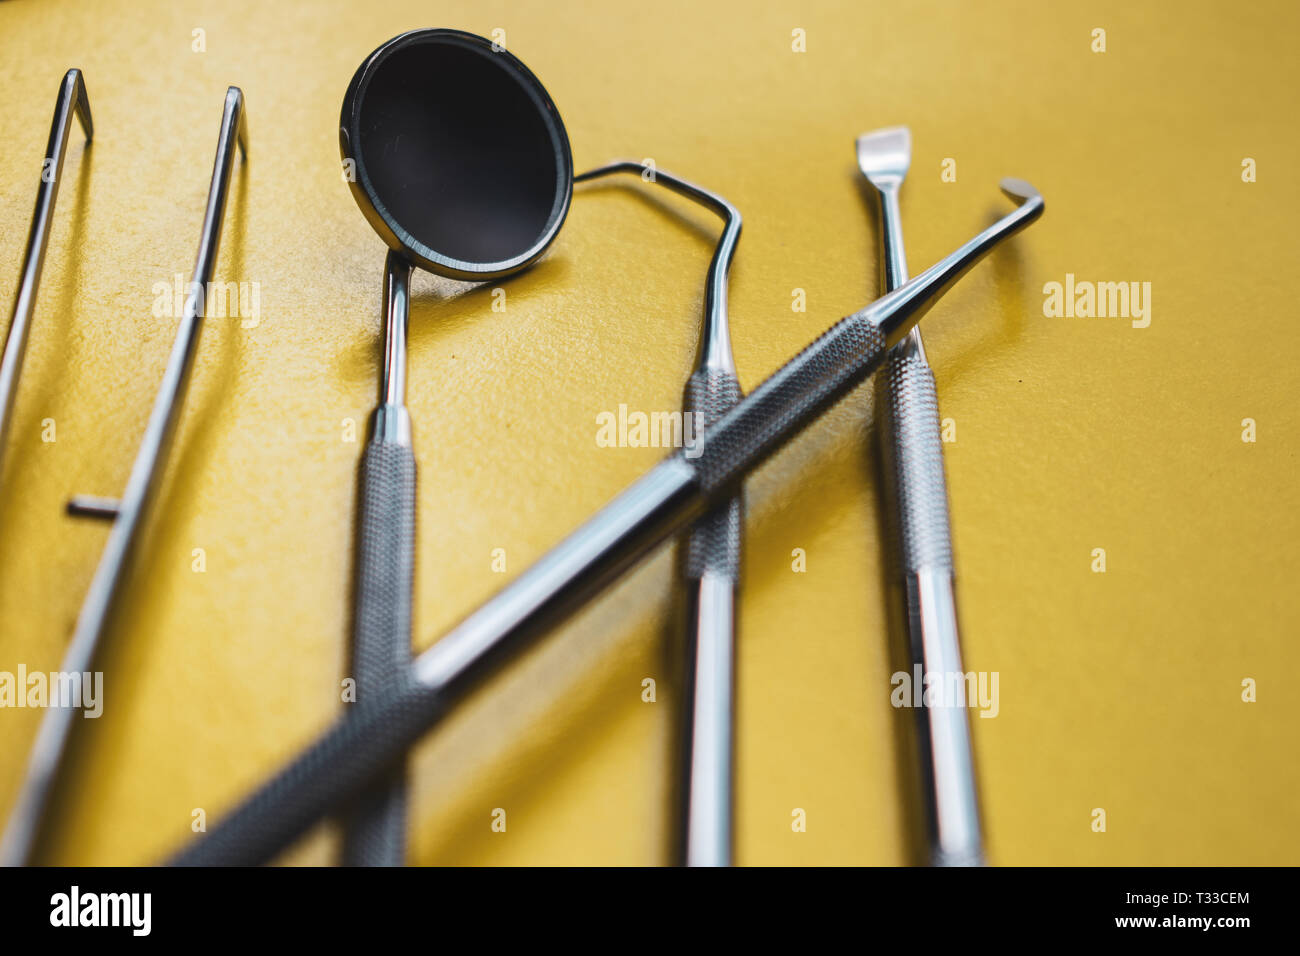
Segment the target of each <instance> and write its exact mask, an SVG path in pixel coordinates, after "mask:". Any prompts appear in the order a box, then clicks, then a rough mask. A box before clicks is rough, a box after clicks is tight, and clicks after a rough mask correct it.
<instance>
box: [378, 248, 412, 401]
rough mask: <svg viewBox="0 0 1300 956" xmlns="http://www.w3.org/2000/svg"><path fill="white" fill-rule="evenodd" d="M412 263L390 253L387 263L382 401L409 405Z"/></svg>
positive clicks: (385, 274)
mask: <svg viewBox="0 0 1300 956" xmlns="http://www.w3.org/2000/svg"><path fill="white" fill-rule="evenodd" d="M410 285H411V264H410V263H409V262H407V261H406V259H405V258H404V257H403V256H402V254H401V253H399V252H394V251H393V250H391V249H390V250H388V256H387V258H386V259H385V260H384V368H383V378H382V379H381V381H380V385H379V399H380V401H382V402H383V403H384V404H385V405H405V404H406V333H407V326H408V324H409V322H410V314H411V306H410Z"/></svg>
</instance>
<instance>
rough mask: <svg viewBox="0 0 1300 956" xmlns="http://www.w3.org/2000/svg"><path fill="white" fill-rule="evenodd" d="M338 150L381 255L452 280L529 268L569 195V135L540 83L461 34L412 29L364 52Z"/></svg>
mask: <svg viewBox="0 0 1300 956" xmlns="http://www.w3.org/2000/svg"><path fill="white" fill-rule="evenodd" d="M339 147H340V149H341V151H342V153H343V159H344V160H345V162H346V161H349V160H350V161H351V168H350V170H348V171H349V172H350V173H351V174H352V175H351V176H350V179H349V185H350V186H351V188H352V196H353V198H354V199H356V201H357V205H359V206H360V207H361V211H362V212H363V213H364V214H365V216H366V219H368V220H369V221H370V225H371V226H373V227H374V229H375V231H376V232H378V233H379V235H380V236H382V237H383V240H384V242H385V243H387V244H388V246H389V248H391V249H395V250H397V251H398V252H401V253H404V254H405V255H406V256H408V257H409V258H410V259H411V261H412V263H413V264H415V265H418V266H420V267H421V268H424V269H428V270H429V271H430V272H436V273H438V274H439V275H445V276H450V277H452V278H455V279H468V280H475V279H494V278H500V277H502V276H507V275H510V274H511V273H514V272H518V271H519V270H521V269H523V268H525V267H527V266H529V265H531V264H532V263H533V262H535V261H536V260H537V259H538V257H540V256H541V254H542V253H543V252H545V251H546V247H547V246H549V245H550V244H551V240H553V239H554V238H555V236H556V234H557V233H558V232H559V231H560V226H561V225H562V224H563V223H564V217H565V215H567V214H568V211H569V202H570V200H571V199H572V198H573V156H572V154H571V153H570V151H569V137H568V134H567V133H566V132H565V130H564V123H563V121H561V119H560V114H559V111H558V110H556V108H555V104H554V103H552V102H551V98H550V97H549V96H548V95H547V93H546V90H545V89H544V88H543V87H542V84H541V83H539V82H538V80H537V77H535V76H533V74H532V72H531V71H530V70H529V69H528V67H526V66H524V64H523V63H521V62H520V61H519V59H518V58H517V57H515V56H514V55H513V54H512V53H510V52H508V51H506V50H500V51H498V52H494V51H493V49H492V44H491V42H490V41H488V40H486V39H484V38H483V37H480V36H475V35H474V34H472V33H463V32H461V31H460V30H415V31H413V32H411V33H404V34H402V35H401V36H398V37H394V38H393V39H391V40H389V41H388V42H387V43H385V44H384V45H383V46H381V47H380V48H379V49H377V50H375V52H374V53H372V54H370V56H369V57H367V58H366V61H365V62H364V63H362V64H361V67H360V68H359V69H358V70H357V72H356V75H355V76H353V77H352V83H351V84H350V85H349V86H348V92H347V95H346V96H345V97H344V99H343V115H342V118H341V120H340V124H339Z"/></svg>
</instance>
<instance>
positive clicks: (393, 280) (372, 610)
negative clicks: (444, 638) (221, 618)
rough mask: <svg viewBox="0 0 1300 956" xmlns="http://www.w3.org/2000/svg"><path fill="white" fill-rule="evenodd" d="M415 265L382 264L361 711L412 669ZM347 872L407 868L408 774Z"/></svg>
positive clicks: (351, 847) (350, 856) (396, 259)
mask: <svg viewBox="0 0 1300 956" xmlns="http://www.w3.org/2000/svg"><path fill="white" fill-rule="evenodd" d="M410 280H411V265H410V263H408V262H407V261H406V259H405V258H403V257H402V256H401V255H400V254H399V253H396V252H392V251H389V253H388V257H387V260H386V261H385V263H384V359H383V362H384V364H383V378H382V382H381V388H380V404H379V406H378V407H377V408H376V409H375V411H374V415H373V416H372V418H371V422H370V438H369V440H368V441H367V443H366V447H365V451H364V452H362V455H361V466H360V472H359V475H358V507H357V531H356V557H355V559H354V560H355V562H356V566H355V571H354V573H355V589H354V591H353V619H352V677H353V679H354V680H355V681H356V702H355V704H349V705H348V706H364V705H365V704H366V703H368V702H371V701H373V700H376V699H379V698H382V697H385V696H387V695H388V694H389V693H390V692H391V691H392V689H393V687H394V685H395V684H396V683H398V682H399V681H400V680H401V679H402V678H403V677H404V675H405V674H406V671H407V669H408V668H409V667H410V664H411V605H412V594H413V590H414V575H415V483H416V472H415V453H414V452H413V451H412V449H411V417H410V415H409V413H408V412H407V410H406V405H405V401H406V332H407V325H408V320H409V315H410ZM343 825H344V826H343V864H344V865H345V866H401V865H402V864H403V863H405V861H406V781H405V773H404V770H403V768H402V767H400V766H398V767H397V768H396V769H394V770H393V771H391V772H390V773H389V774H387V775H386V776H385V777H384V778H383V779H382V780H381V781H379V782H378V783H377V784H376V785H375V786H372V787H370V788H368V789H367V790H365V791H364V792H363V793H361V794H360V795H359V796H358V797H357V799H356V801H355V802H354V803H353V805H352V806H351V808H350V809H349V811H348V813H347V814H346V815H345V819H344V821H343Z"/></svg>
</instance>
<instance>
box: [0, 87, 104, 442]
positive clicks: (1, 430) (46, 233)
mask: <svg viewBox="0 0 1300 956" xmlns="http://www.w3.org/2000/svg"><path fill="white" fill-rule="evenodd" d="M74 114H75V115H76V117H77V119H78V120H80V121H81V129H82V131H83V132H84V133H85V134H86V144H87V145H89V144H90V141H91V139H92V137H93V136H94V131H95V127H94V124H93V123H92V122H91V119H90V98H89V97H88V96H87V95H86V82H85V79H84V78H83V77H82V75H81V71H80V70H77V69H72V70H69V71H68V72H67V73H66V74H65V75H64V77H63V81H62V82H61V83H60V84H59V96H58V99H56V100H55V102H54V120H53V121H52V122H51V123H50V140H49V144H48V145H47V146H46V147H45V162H44V163H42V165H41V184H40V186H38V187H37V189H36V210H35V211H34V212H33V213H32V225H31V231H30V232H28V234H27V251H26V252H24V253H23V266H22V271H21V272H20V273H19V283H18V295H17V296H16V297H15V298H14V311H13V315H12V316H11V317H10V319H9V334H8V335H7V336H6V337H5V347H4V355H3V357H2V358H0V463H3V461H4V451H5V445H6V443H7V442H8V438H9V430H10V425H11V423H12V419H13V411H14V397H15V396H16V395H17V393H18V376H19V374H20V373H21V372H22V368H23V356H24V355H25V354H26V351H27V337H28V334H29V333H30V332H31V328H32V313H33V312H35V310H36V290H37V288H38V287H39V286H40V283H41V269H42V267H43V266H44V265H45V248H46V246H48V245H49V241H50V227H51V223H52V221H53V219H54V201H55V200H56V199H57V198H58V195H59V183H60V182H62V180H63V157H64V154H65V153H66V152H67V150H68V134H69V133H70V132H71V131H72V117H73V115H74ZM83 155H84V154H83Z"/></svg>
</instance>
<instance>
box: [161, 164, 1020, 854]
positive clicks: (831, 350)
mask: <svg viewBox="0 0 1300 956" xmlns="http://www.w3.org/2000/svg"><path fill="white" fill-rule="evenodd" d="M1002 190H1003V192H1004V193H1006V195H1007V196H1008V197H1010V198H1011V199H1013V200H1015V201H1016V202H1017V208H1016V209H1015V210H1014V211H1012V212H1011V213H1009V214H1007V215H1006V216H1004V217H1002V218H1001V219H1000V220H998V222H996V223H994V224H993V225H991V226H989V227H988V228H987V229H984V230H983V231H982V232H980V233H979V234H978V235H976V236H975V237H974V238H973V239H971V240H969V241H968V242H966V243H965V244H964V245H962V246H961V247H960V248H958V249H957V250H956V251H954V252H952V253H950V254H949V255H948V256H946V257H945V258H943V259H942V260H940V261H939V262H938V263H936V264H935V265H933V266H931V267H930V268H929V269H927V270H925V272H923V273H921V274H920V275H919V276H917V277H916V278H914V279H912V280H911V281H909V282H907V283H905V284H904V285H902V286H900V287H899V288H898V289H897V290H895V291H894V292H891V293H889V294H888V295H886V296H884V297H883V298H881V299H878V300H876V301H875V302H873V303H872V304H871V305H868V306H867V307H866V308H864V309H862V310H861V311H859V312H855V313H854V314H852V315H850V316H847V317H846V318H844V319H841V320H840V321H839V322H837V323H836V324H835V325H833V326H832V327H831V328H830V329H828V330H827V331H826V332H824V333H823V334H822V335H821V336H820V337H819V338H817V339H816V340H815V341H814V342H812V343H811V344H810V345H808V346H807V347H806V348H805V349H804V350H803V351H802V352H800V353H799V354H798V355H797V356H795V357H794V358H793V359H791V360H790V361H789V362H787V363H786V364H785V365H784V366H782V367H781V368H780V369H778V370H777V371H776V372H775V373H773V374H772V375H771V376H770V377H769V378H768V379H767V380H766V381H765V382H763V383H762V384H761V385H760V386H759V387H758V388H757V389H756V390H755V391H753V392H752V393H751V394H750V395H748V396H747V397H746V398H743V399H741V401H740V402H739V404H737V405H736V406H735V407H734V408H733V409H732V410H731V411H730V412H728V413H727V414H726V415H724V416H723V417H722V418H721V419H720V420H719V421H718V423H717V424H716V425H714V427H713V428H711V429H709V430H708V432H707V433H706V435H705V439H704V441H703V443H702V447H701V448H699V449H698V451H699V454H698V455H695V456H694V457H689V456H687V455H686V454H685V450H684V451H683V452H681V453H678V454H675V455H673V456H671V457H669V458H668V459H666V460H665V461H663V462H661V463H660V464H659V465H657V466H656V467H654V468H653V469H651V470H650V471H649V472H648V473H647V474H646V475H644V476H643V477H642V478H641V479H640V480H638V481H636V482H635V483H634V484H633V485H632V486H631V487H629V488H628V489H627V490H625V491H624V492H623V493H622V494H620V495H619V496H618V497H616V498H615V499H614V500H613V501H612V502H610V503H609V504H608V505H606V506H605V507H604V508H603V509H601V510H600V511H599V512H597V513H596V515H595V516H594V517H592V518H591V519H590V520H589V521H588V522H587V523H586V524H585V525H583V526H582V527H581V528H579V529H578V530H577V531H576V532H574V533H573V534H571V535H570V536H569V537H568V538H566V539H564V540H563V541H562V542H560V543H559V544H558V545H557V546H556V547H555V548H553V549H552V550H551V551H550V552H548V553H547V554H546V555H544V556H543V557H542V558H541V559H540V560H539V561H537V562H536V563H535V564H534V565H532V567H530V568H529V569H528V570H526V571H524V572H523V573H522V574H521V575H520V576H519V577H518V578H516V579H515V580H514V581H512V582H511V583H510V584H509V585H507V586H506V587H505V588H504V589H503V590H502V591H500V592H499V593H498V594H497V595H496V596H495V597H493V598H492V599H490V600H489V601H488V602H487V603H486V604H484V605H482V606H481V607H480V608H479V609H478V610H476V611H474V612H473V613H472V614H470V615H469V616H468V617H467V618H465V619H464V620H463V621H462V622H461V623H460V624H458V625H457V626H456V627H454V628H452V630H451V631H449V632H448V633H447V634H446V635H445V636H444V637H443V638H442V639H441V640H440V641H438V642H437V643H436V644H434V645H433V646H432V647H430V648H429V649H428V650H427V651H425V652H424V653H422V654H421V655H420V656H419V657H417V658H416V660H415V662H414V664H413V665H412V667H411V668H410V670H409V671H408V672H407V674H406V675H405V678H404V679H403V680H402V681H400V682H398V683H395V685H394V687H393V688H392V690H391V691H390V693H388V694H387V695H385V696H383V697H381V698H379V699H377V700H373V701H371V702H370V703H369V704H361V703H358V705H356V706H355V707H353V708H352V709H351V712H350V713H349V714H348V715H346V716H344V717H343V718H341V719H340V720H338V721H336V722H335V723H334V725H333V726H332V727H330V728H329V729H328V730H326V731H325V733H324V734H323V735H321V736H320V737H318V738H317V739H316V741H315V742H314V743H312V744H311V745H309V746H308V747H307V748H306V749H305V750H303V751H302V752H300V754H299V755H298V756H297V757H296V758H295V759H293V760H292V761H291V762H290V763H289V764H288V765H286V766H285V767H284V768H283V769H282V770H281V771H280V772H279V773H278V774H276V775H275V776H274V777H272V778H271V779H270V780H269V781H268V782H267V783H265V784H264V785H263V786H262V787H261V788H259V789H258V790H257V791H256V792H254V793H253V794H252V795H250V796H249V797H248V798H246V799H245V800H244V801H242V802H241V803H240V804H239V805H238V806H237V807H235V808H234V809H233V810H232V811H231V812H230V813H229V814H228V815H227V816H226V817H225V818H224V819H223V820H221V821H220V822H218V823H217V825H216V826H215V827H214V828H213V829H212V830H210V831H209V832H208V833H207V834H205V835H203V836H201V837H199V838H198V839H197V840H196V841H195V842H193V843H191V844H190V845H188V846H187V847H186V848H184V849H183V850H182V851H181V852H180V853H179V854H178V855H177V856H176V857H174V858H173V860H172V862H173V863H175V864H178V865H220V864H227V865H235V864H254V863H259V862H263V861H266V860H268V859H270V858H271V857H272V856H273V855H274V854H275V853H276V852H278V851H279V850H281V849H283V848H284V847H286V846H288V845H289V844H290V843H291V842H292V841H293V840H294V839H296V838H297V837H298V836H300V835H302V834H303V833H304V832H305V831H306V830H307V829H308V827H310V826H311V825H312V824H313V823H315V822H316V821H317V820H319V819H320V818H321V817H322V816H324V815H325V814H326V813H329V812H331V811H333V810H335V809H337V808H338V807H339V806H340V805H342V804H344V803H346V802H347V801H348V800H350V799H352V798H353V797H354V796H355V795H356V794H357V793H358V792H359V791H360V790H361V789H362V788H364V787H365V786H366V785H368V784H369V783H370V782H371V781H373V780H374V779H376V777H377V776H378V775H380V774H383V773H385V772H387V771H388V770H389V769H390V768H392V767H393V766H394V765H395V764H396V763H397V762H398V761H400V760H401V759H402V758H403V755H404V754H405V753H406V751H407V748H409V747H410V746H411V745H412V744H413V743H414V742H415V741H416V740H418V739H419V738H420V736H421V735H422V734H423V733H424V732H425V731H426V730H428V729H429V728H430V727H431V726H433V725H434V724H435V723H436V722H437V721H438V718H439V716H440V715H441V714H442V713H444V712H445V711H446V710H447V709H448V707H449V706H450V705H451V704H452V703H453V702H454V701H455V700H456V699H457V698H459V697H461V696H462V695H464V694H465V693H467V692H468V691H470V690H471V689H472V688H473V687H474V686H476V684H477V683H478V682H479V681H480V680H481V679H482V678H484V677H485V676H487V675H488V674H489V673H491V672H492V671H493V670H494V669H495V668H496V667H497V666H498V665H500V664H501V663H502V662H504V661H506V660H509V659H510V658H511V657H512V656H513V655H515V654H517V653H518V652H520V651H522V650H523V649H524V648H526V647H528V646H529V644H530V643H531V642H532V641H533V640H535V639H537V638H539V637H540V636H541V635H543V634H544V633H545V632H546V631H547V629H548V628H550V627H552V626H554V625H555V624H557V623H558V622H560V621H562V620H564V619H565V618H566V617H567V616H568V615H570V614H572V613H573V612H574V611H576V610H577V609H578V608H580V607H581V606H582V605H583V604H584V603H585V602H586V601H587V600H588V599H590V598H591V597H592V596H593V595H595V594H597V593H598V592H599V591H600V590H601V589H602V588H603V587H605V586H606V585H607V584H609V583H610V582H612V581H613V580H614V579H616V578H617V577H618V576H619V575H621V574H622V573H623V572H624V571H626V570H628V569H629V568H631V567H632V566H633V565H634V564H635V563H636V562H637V561H638V560H639V559H640V558H642V557H644V556H645V555H646V554H647V553H648V552H649V551H650V550H651V549H653V548H654V547H655V545H657V544H659V543H660V542H662V541H664V540H665V539H666V538H668V537H670V536H671V535H673V534H675V533H677V532H678V531H681V530H682V529H684V528H685V527H686V526H687V525H689V524H690V523H692V522H693V521H695V520H696V519H698V518H699V517H700V516H702V515H703V514H704V513H705V512H706V511H707V510H708V509H709V508H710V507H714V506H717V505H718V504H720V503H721V502H723V501H725V500H726V499H728V498H730V497H732V496H733V495H734V493H735V489H736V486H737V484H738V483H739V481H740V480H741V479H742V478H743V477H744V476H745V475H746V474H747V473H748V472H749V471H751V470H752V469H753V468H755V467H757V466H758V465H759V464H760V463H761V462H763V461H764V460H766V459H767V457H768V456H769V455H771V454H772V453H773V452H775V451H776V450H777V449H778V448H780V447H781V446H782V445H783V444H784V443H785V442H787V441H788V440H789V439H790V438H792V437H793V436H794V435H795V434H797V433H798V432H799V431H800V430H802V429H803V428H804V427H805V426H807V425H808V424H809V423H811V422H812V421H814V420H815V419H816V418H817V417H818V416H819V415H820V414H822V413H823V412H825V411H826V410H827V409H828V408H830V407H831V406H832V405H834V404H835V403H836V402H837V401H838V400H839V399H840V398H843V397H844V395H845V394H847V393H848V391H849V390H850V389H852V388H853V387H854V386H855V385H857V384H859V383H861V382H862V381H864V380H865V379H866V378H867V377H868V376H869V375H870V374H871V373H872V372H873V371H874V370H875V369H876V368H877V367H878V366H879V365H880V363H881V362H882V361H883V360H884V359H885V357H886V355H887V352H888V350H889V349H890V348H891V347H893V346H894V345H897V344H898V342H900V341H901V340H902V339H903V337H904V336H905V335H906V334H907V332H908V331H909V330H910V329H911V328H912V326H914V325H915V324H916V323H917V321H919V319H920V318H921V316H922V315H924V313H925V312H926V311H928V310H929V309H930V307H932V306H933V305H934V303H935V302H936V301H937V300H938V299H939V297H940V296H941V295H942V294H943V293H944V292H945V291H946V290H947V289H948V288H949V287H950V286H951V285H952V284H953V283H955V282H956V281H957V280H958V279H960V278H961V276H962V275H964V274H965V273H966V272H967V271H968V270H969V269H970V268H971V267H972V266H974V265H975V264H976V263H977V262H978V261H979V260H980V259H982V258H983V257H984V256H985V255H986V254H987V253H989V252H990V251H991V250H992V249H993V248H994V247H995V246H996V245H997V244H998V243H1000V242H1001V241H1002V240H1004V239H1006V238H1007V237H1009V236H1011V235H1013V234H1014V233H1016V232H1018V231H1019V230H1021V229H1022V228H1024V227H1025V226H1027V225H1029V224H1030V223H1031V222H1033V221H1034V220H1036V219H1037V218H1038V217H1039V216H1041V215H1042V212H1043V198H1042V196H1041V195H1040V194H1039V192H1038V191H1037V190H1036V189H1034V187H1033V186H1031V185H1029V184H1028V183H1026V182H1024V181H1022V180H1017V179H1004V180H1003V181H1002Z"/></svg>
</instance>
